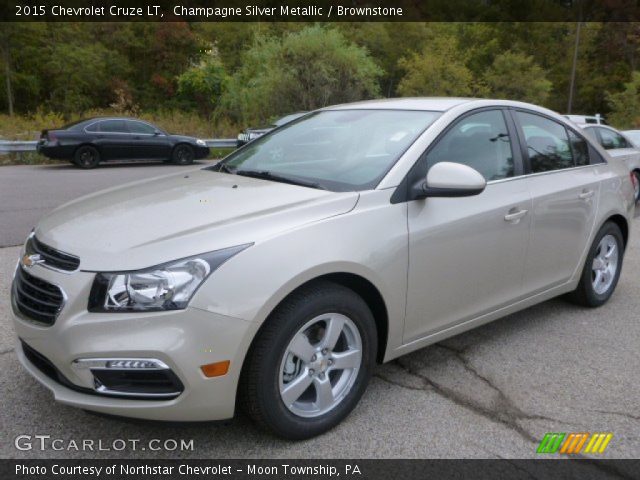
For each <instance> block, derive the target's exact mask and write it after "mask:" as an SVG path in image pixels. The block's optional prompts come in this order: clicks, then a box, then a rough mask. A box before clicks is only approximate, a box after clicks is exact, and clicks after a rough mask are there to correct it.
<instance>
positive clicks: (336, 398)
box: [238, 281, 378, 440]
mask: <svg viewBox="0 0 640 480" xmlns="http://www.w3.org/2000/svg"><path fill="white" fill-rule="evenodd" d="M329 322H331V325H333V326H334V327H340V328H336V329H335V330H333V329H331V328H329V329H328V328H327V327H328V325H329ZM323 326H324V329H323ZM327 330H329V331H330V332H333V331H340V333H339V336H338V335H325V334H326V333H327ZM334 336H335V338H337V341H336V342H335V344H334V347H333V348H329V349H328V351H325V350H324V349H322V347H323V346H324V345H323V342H325V341H326V344H325V345H328V346H330V345H331V343H332V339H331V338H328V337H334ZM294 339H295V340H294ZM305 339H306V340H305ZM377 345H378V340H377V331H376V325H375V320H374V318H373V315H372V313H371V310H370V309H369V307H368V306H367V304H366V303H365V302H364V300H363V299H362V298H361V297H360V296H358V295H357V294H356V293H355V292H353V291H352V290H350V289H349V288H346V287H344V286H342V285H338V284H335V283H332V282H324V281H323V282H317V283H315V284H313V285H311V286H308V287H305V288H304V289H302V290H300V291H298V292H294V293H293V294H292V295H290V296H289V297H288V298H287V299H285V300H284V301H283V303H281V304H280V305H279V306H278V307H277V308H276V310H275V311H274V312H273V313H272V314H271V316H270V317H269V318H268V319H267V321H266V322H265V324H264V325H263V326H262V328H261V329H260V331H259V332H258V335H257V336H256V339H255V340H254V343H253V345H252V347H251V349H250V351H249V354H248V355H247V358H246V360H245V363H244V366H243V370H242V375H241V379H240V388H239V392H238V395H239V403H240V406H241V407H242V409H243V410H244V411H245V412H246V413H247V414H248V415H249V416H250V417H251V418H252V419H253V420H254V421H255V422H256V423H257V424H258V425H260V426H261V427H263V428H265V429H267V430H269V431H271V432H272V433H274V434H276V435H278V436H280V437H283V438H286V439H290V440H301V439H305V438H310V437H314V436H316V435H319V434H321V433H324V432H326V431H328V430H330V429H331V428H333V427H334V426H336V425H337V424H338V423H340V422H341V421H342V420H343V419H344V418H345V417H346V416H347V415H348V414H349V413H350V412H351V410H353V408H354V407H355V406H356V404H357V403H358V401H359V400H360V397H361V396H362V394H363V393H364V391H365V390H366V388H367V385H368V383H369V379H370V378H371V373H372V370H373V366H374V365H375V360H376V353H377V352H376V351H377ZM358 346H359V347H360V354H359V355H358V353H357V347H358ZM290 348H294V349H295V350H296V351H298V352H302V353H300V354H301V357H300V358H298V357H297V356H295V355H294V354H293V353H291V351H290ZM341 355H342V356H341ZM302 357H304V358H306V361H305V360H303V359H302ZM347 364H348V365H351V366H350V367H349V368H344V369H341V368H339V365H347ZM355 365H358V366H357V367H354V366H355ZM307 384H308V386H307V387H305V386H304V385H307ZM294 386H302V387H301V389H299V390H296V389H292V388H290V387H294ZM322 386H324V387H328V388H324V389H322ZM287 387H289V388H287ZM318 389H322V391H323V392H324V393H325V395H322V397H323V399H321V395H319V394H318V392H319V390H318ZM281 391H283V392H285V393H281ZM294 392H299V393H294ZM285 398H286V399H287V403H285ZM291 399H294V400H293V402H291Z"/></svg>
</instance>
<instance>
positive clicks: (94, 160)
mask: <svg viewBox="0 0 640 480" xmlns="http://www.w3.org/2000/svg"><path fill="white" fill-rule="evenodd" d="M73 163H74V164H75V165H76V166H78V167H80V168H84V169H90V168H96V167H97V166H98V164H99V163H100V152H98V150H97V149H96V148H95V147H92V146H91V145H82V146H80V147H78V149H77V150H76V152H75V153H74V155H73Z"/></svg>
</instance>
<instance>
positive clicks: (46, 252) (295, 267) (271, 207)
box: [12, 99, 634, 439]
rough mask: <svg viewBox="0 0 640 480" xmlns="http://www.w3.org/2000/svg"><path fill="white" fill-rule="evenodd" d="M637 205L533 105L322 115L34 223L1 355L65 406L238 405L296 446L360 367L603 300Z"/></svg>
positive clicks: (376, 104) (421, 102)
mask: <svg viewBox="0 0 640 480" xmlns="http://www.w3.org/2000/svg"><path fill="white" fill-rule="evenodd" d="M633 209H634V199H633V186H632V182H631V179H630V176H629V172H628V170H627V169H626V167H625V166H624V165H623V164H621V163H619V162H618V161H616V160H614V159H611V158H609V157H608V156H607V154H606V153H605V152H604V150H602V148H601V147H600V146H598V145H595V144H594V143H591V142H590V141H589V140H588V139H586V138H585V137H584V134H583V133H582V132H581V131H580V130H578V129H577V128H576V127H575V126H573V125H572V124H571V123H569V122H568V121H566V120H565V119H563V118H562V117H561V116H559V115H556V114H554V113H553V112H550V111H548V110H545V109H543V108H540V107H536V106H533V105H529V104H524V103H516V102H508V101H491V100H468V99H398V100H388V101H372V102H365V103H357V104H350V105H341V106H337V107H331V108H326V109H323V110H320V111H316V112H313V113H310V114H308V115H305V116H304V117H302V118H301V119H298V120H296V121H294V122H292V123H289V124H287V125H285V126H283V127H280V128H278V129H276V130H274V131H273V132H271V133H269V134H267V135H265V136H264V137H261V138H260V139H258V140H255V141H254V142H251V143H250V144H248V145H246V146H245V147H244V148H241V149H240V150H238V151H236V152H235V153H233V154H232V155H230V156H229V157H227V158H226V159H225V160H224V161H223V162H221V163H219V164H217V165H216V166H214V167H208V168H204V169H202V170H195V171H192V172H189V173H188V174H185V173H182V174H179V175H171V176H165V177H162V178H158V179H154V180H146V181H142V182H137V183H133V184H130V185H128V186H125V187H122V188H114V189H111V190H108V191H105V192H101V193H96V194H93V195H89V196H86V197H83V198H81V199H78V200H76V201H73V202H71V203H69V204H67V205H65V206H63V207H60V208H59V209H57V210H56V211H54V212H53V213H52V214H50V215H48V216H47V217H46V218H45V219H44V220H42V222H41V223H40V224H39V225H38V226H37V227H36V229H35V230H34V233H33V234H32V235H31V236H30V237H29V239H28V240H27V243H26V245H25V247H24V252H23V254H22V255H23V256H22V259H21V260H20V264H19V266H18V267H17V270H16V274H15V280H14V283H13V297H12V298H13V299H12V303H13V310H14V312H15V330H16V332H17V336H18V348H17V352H18V355H19V357H20V360H21V361H22V363H23V364H24V366H25V368H26V369H27V370H28V371H29V372H30V373H31V374H32V375H33V376H34V377H36V378H37V379H38V380H39V381H40V382H42V383H43V384H44V385H46V386H47V387H48V388H49V389H50V390H52V391H53V394H54V395H55V398H56V399H57V400H58V401H60V402H63V403H66V404H69V405H74V406H77V407H81V408H84V409H88V410H94V411H99V412H104V413H108V414H116V415H124V416H131V417H142V418H148V419H160V420H183V421H184V420H213V419H224V418H229V417H231V416H232V415H233V414H234V409H235V405H236V400H238V403H239V404H241V405H243V406H244V407H245V409H246V411H247V412H248V413H249V414H250V415H251V417H253V418H254V419H255V420H256V421H257V422H258V423H259V424H261V425H263V426H265V427H267V428H268V429H270V430H272V431H273V432H275V433H277V434H278V435H281V436H284V437H289V438H298V439H299V438H305V437H310V436H313V435H317V434H319V433H321V432H324V431H326V430H327V429H329V428H331V427H333V426H334V425H336V424H337V423H338V422H340V421H341V420H342V419H343V418H345V416H347V414H348V413H349V412H350V411H351V410H352V409H353V408H354V407H355V405H356V404H357V403H358V400H359V399H360V397H361V396H362V394H363V392H364V391H365V389H366V387H367V383H368V381H369V378H370V376H371V372H372V369H373V367H374V365H375V363H376V361H378V362H382V361H388V360H391V359H393V358H395V357H398V356H400V355H403V354H405V353H408V352H411V351H413V350H416V349H418V348H421V347H424V346H425V345H429V344H431V343H434V342H436V341H439V340H442V339H443V338H445V337H449V336H451V335H455V334H457V333H460V332H463V331H465V330H468V329H470V328H473V327H476V326H478V325H481V324H483V323H486V322H489V321H491V320H494V319H496V318H498V317H502V316H504V315H506V314H508V313H511V312H514V311H516V310H520V309H523V308H525V307H527V306H530V305H533V304H535V303H538V302H541V301H543V300H546V299H549V298H551V297H554V296H557V295H560V294H565V293H568V294H570V296H571V297H572V298H573V299H574V300H576V301H577V302H579V303H581V304H583V305H587V306H591V307H596V306H599V305H602V304H603V303H605V302H606V301H607V300H608V299H609V297H610V296H611V294H612V292H613V291H614V289H615V287H616V283H617V281H618V277H619V275H620V270H621V267H622V259H623V255H624V251H625V246H626V244H627V241H628V235H629V222H630V219H631V217H632V213H633Z"/></svg>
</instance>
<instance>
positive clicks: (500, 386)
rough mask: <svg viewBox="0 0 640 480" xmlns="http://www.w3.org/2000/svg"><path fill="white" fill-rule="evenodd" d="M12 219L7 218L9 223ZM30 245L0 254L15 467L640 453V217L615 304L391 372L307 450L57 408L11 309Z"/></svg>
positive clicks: (454, 345)
mask: <svg viewBox="0 0 640 480" xmlns="http://www.w3.org/2000/svg"><path fill="white" fill-rule="evenodd" d="M1 171H2V170H1V169H0V172H1ZM7 224H8V223H5V219H4V217H2V212H0V226H1V228H2V229H4V228H5V226H6V225H7ZM18 250H19V249H18V248H17V247H10V248H0V398H1V399H2V408H1V409H0V431H1V432H2V433H1V434H0V457H3V458H7V457H10V458H50V457H56V458H83V457H87V458H94V457H104V458H132V457H133V458H137V457H139V458H143V457H146V458H163V457H166V458H186V457H193V458H310V457H311V458H506V459H514V458H535V457H536V454H535V450H536V448H537V445H538V442H539V441H540V440H541V439H542V437H543V436H544V434H545V433H547V432H612V433H613V435H614V436H613V439H612V441H611V443H610V444H609V447H608V448H607V451H606V452H605V454H604V455H600V456H597V458H638V457H640V381H639V380H640V355H639V351H640V225H639V224H638V222H636V224H635V225H634V226H633V231H632V237H631V243H630V245H629V247H628V250H627V255H626V258H625V264H624V268H623V272H622V276H621V278H620V283H619V285H618V288H617V291H616V293H615V294H614V296H613V297H612V299H611V301H610V302H609V303H608V304H607V305H605V306H604V307H601V308H599V309H593V310H592V309H583V308H579V307H576V306H574V305H572V304H569V303H566V302H565V301H564V300H562V299H554V300H551V301H548V302H545V303H542V304H540V305H537V306H535V307H532V308H529V309H527V310H524V311H522V312H518V313H516V314H513V315H510V316H508V317H506V318H503V319H501V320H498V321H495V322H493V323H490V324H488V325H485V326H482V327H480V328H477V329H475V330H472V331H469V332H467V333H464V334H462V335H459V336H456V337H453V338H450V339H447V340H445V341H443V342H440V343H439V344H436V345H432V346H430V347H427V348H424V349H421V350H419V351H417V352H414V353H411V354H409V355H406V356H404V357H401V358H399V359H396V360H394V361H392V362H390V363H388V364H385V365H380V366H378V367H377V368H376V369H375V373H374V376H373V378H372V380H371V384H370V386H369V389H368V391H367V392H366V393H365V395H364V397H363V399H362V400H361V402H360V405H359V406H358V407H357V408H356V409H355V411H354V412H353V413H352V414H351V415H350V416H349V417H348V418H347V419H346V421H344V422H343V423H342V424H341V425H339V426H338V427H337V428H335V429H333V430H332V431H330V432H329V433H327V434H325V435H323V436H321V437H318V438H315V439H311V440H307V441H303V442H288V441H282V440H279V439H277V438H274V437H272V436H270V435H268V434H265V433H263V432H262V431H260V430H258V429H257V428H255V427H254V426H253V425H252V424H251V422H250V421H249V420H247V419H246V418H244V417H242V416H239V417H237V418H235V419H234V420H232V421H231V422H226V423H197V424H163V423H158V422H144V421H136V420H125V419H115V418H105V417H100V416H96V415H92V414H88V413H86V412H83V411H81V410H77V409H74V408H71V407H67V406H64V405H60V404H56V403H54V402H53V400H52V396H51V394H50V393H49V392H48V391H47V389H46V388H44V387H42V386H40V385H39V384H38V383H37V382H36V381H35V380H33V379H32V378H31V377H30V376H29V375H27V374H26V373H25V372H24V371H23V370H22V368H21V367H20V365H19V363H18V361H17V359H16V356H15V353H14V352H13V330H12V327H11V325H10V320H9V305H8V300H9V286H10V279H11V275H12V272H13V269H14V267H15V264H16V260H17V256H18ZM21 434H28V435H37V434H46V435H51V436H52V437H56V438H62V439H66V440H71V439H73V440H76V441H81V440H83V439H93V440H95V441H97V440H98V439H102V441H103V442H105V444H109V443H110V442H111V441H113V440H114V439H140V440H141V441H142V442H144V441H148V440H150V439H155V438H159V439H166V438H172V439H185V440H191V439H193V441H194V447H195V448H194V450H193V451H183V452H179V451H172V452H154V451H148V450H147V451H140V450H138V451H132V450H130V449H126V450H124V451H113V450H112V451H93V452H92V451H87V452H76V451H52V450H45V451H39V450H31V451H19V450H17V449H16V448H15V447H14V439H15V437H16V436H17V435H21ZM592 458H596V456H595V455H594V456H592ZM605 473H610V474H611V475H619V474H620V475H623V474H622V472H613V471H612V472H605ZM623 476H624V475H623ZM627 478H631V477H630V476H627Z"/></svg>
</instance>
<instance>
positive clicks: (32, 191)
mask: <svg viewBox="0 0 640 480" xmlns="http://www.w3.org/2000/svg"><path fill="white" fill-rule="evenodd" d="M209 163H212V162H211V161H207V160H201V161H197V162H194V164H193V165H191V166H186V167H184V166H178V165H172V164H170V163H161V162H154V163H147V162H136V163H132V162H129V163H122V162H119V163H116V162H109V163H106V164H103V165H100V166H99V167H98V168H96V169H94V170H81V169H79V168H77V167H75V166H73V165H71V164H67V163H63V164H53V165H39V166H35V165H34V166H30V165H16V166H5V167H0V227H1V228H0V248H1V247H8V246H11V245H20V244H22V242H24V239H25V238H26V236H27V235H28V234H29V232H30V231H31V229H32V228H33V226H34V225H35V224H36V222H37V221H38V219H40V218H42V217H43V216H44V215H46V213H47V212H48V211H50V210H52V209H54V208H55V207H57V206H59V205H62V204H63V203H65V202H68V201H69V200H73V199H74V198H78V197H80V196H82V195H87V194H89V193H92V192H96V191H98V190H103V189H105V188H109V187H114V186H117V185H122V184H123V183H127V182H133V181H136V180H142V179H144V178H151V177H157V176H159V175H168V174H171V173H177V172H181V171H185V170H189V169H191V168H198V167H203V166H205V165H207V164H209Z"/></svg>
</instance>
